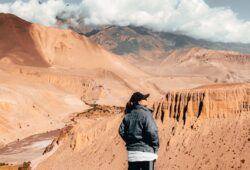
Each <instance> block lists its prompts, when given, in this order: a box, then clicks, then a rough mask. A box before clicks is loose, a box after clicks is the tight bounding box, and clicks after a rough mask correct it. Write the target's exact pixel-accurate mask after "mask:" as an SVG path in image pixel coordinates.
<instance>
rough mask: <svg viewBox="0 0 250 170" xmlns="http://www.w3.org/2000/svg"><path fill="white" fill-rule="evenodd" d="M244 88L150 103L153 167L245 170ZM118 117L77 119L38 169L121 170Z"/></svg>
mask: <svg viewBox="0 0 250 170" xmlns="http://www.w3.org/2000/svg"><path fill="white" fill-rule="evenodd" d="M249 88H250V86H249V83H248V84H230V85H226V84H220V85H218V86H206V87H199V88H196V89H187V90H184V91H178V92H169V93H167V94H166V97H165V98H164V99H163V100H161V101H158V102H155V103H154V107H153V108H154V116H155V118H156V120H157V125H158V128H159V132H160V150H159V159H158V160H157V161H156V168H157V169H248V168H249V167H250V162H249V160H248V156H249V148H250V147H249V141H250V138H249V133H250V129H249V118H250V117H249V111H250V107H249V101H250V96H249V94H250V93H249V90H250V89H249ZM201 103H202V105H201ZM229 103H230V104H229ZM247 103H248V104H247ZM114 109H115V110H116V112H115V111H114ZM105 112H106V114H104V113H105ZM89 113H91V114H89ZM108 113H113V114H108ZM123 114H124V113H122V112H121V110H120V108H106V107H97V108H95V109H93V110H90V111H89V112H88V113H82V114H79V115H78V116H77V117H75V119H74V121H75V122H76V123H75V124H74V125H72V127H71V130H69V131H67V132H66V131H64V133H62V134H61V135H62V136H61V137H59V138H57V139H56V140H55V141H58V143H59V145H58V144H56V142H54V143H53V145H54V147H58V149H57V150H56V151H55V153H54V154H53V155H52V156H50V157H49V158H48V159H47V160H45V161H44V162H43V163H41V164H39V165H38V169H57V168H59V169H69V168H70V169H78V168H79V167H81V168H83V169H89V168H92V169H126V168H127V163H126V159H127V157H126V151H125V148H124V143H123V141H122V140H121V138H120V137H119V135H118V134H117V129H118V127H119V124H120V122H121V118H122V117H123ZM97 115H99V116H97ZM184 120H185V121H184ZM89 127H92V128H89ZM114 129H115V130H114ZM104 136H109V138H105V139H106V140H103V138H104ZM65 148H67V149H65ZM45 155H46V154H45ZM86 162H88V163H87V164H86Z"/></svg>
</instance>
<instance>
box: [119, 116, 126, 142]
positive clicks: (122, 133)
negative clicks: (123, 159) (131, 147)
mask: <svg viewBox="0 0 250 170" xmlns="http://www.w3.org/2000/svg"><path fill="white" fill-rule="evenodd" d="M119 134H120V136H121V137H122V139H123V140H124V142H127V140H126V124H125V118H123V120H122V123H121V124H120V127H119Z"/></svg>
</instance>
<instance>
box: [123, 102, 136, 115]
mask: <svg viewBox="0 0 250 170" xmlns="http://www.w3.org/2000/svg"><path fill="white" fill-rule="evenodd" d="M136 105H138V102H137V103H132V102H131V101H128V102H127V104H126V107H125V111H124V113H125V114H128V113H130V112H131V110H133V109H134V108H135V106H136Z"/></svg>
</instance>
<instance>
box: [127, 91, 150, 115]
mask: <svg viewBox="0 0 250 170" xmlns="http://www.w3.org/2000/svg"><path fill="white" fill-rule="evenodd" d="M148 97H149V94H145V95H144V94H142V93H140V92H135V93H133V95H132V96H131V97H130V99H129V101H128V102H127V104H126V108H125V111H124V112H125V114H127V113H130V112H131V110H133V109H134V108H135V106H137V105H139V101H141V100H147V98H148Z"/></svg>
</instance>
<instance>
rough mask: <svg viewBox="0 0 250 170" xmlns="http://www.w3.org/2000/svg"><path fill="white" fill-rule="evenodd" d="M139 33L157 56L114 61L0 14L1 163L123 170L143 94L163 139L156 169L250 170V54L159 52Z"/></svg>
mask: <svg viewBox="0 0 250 170" xmlns="http://www.w3.org/2000/svg"><path fill="white" fill-rule="evenodd" d="M126 29H131V28H126ZM133 29H134V28H133ZM114 30H115V29H114ZM134 31H135V30H134ZM137 32H140V34H141V35H144V34H145V36H143V41H145V42H148V43H150V44H153V45H156V46H155V47H157V49H156V50H154V49H151V48H148V46H147V45H146V46H145V47H146V48H147V49H145V50H142V51H141V53H140V54H143V55H141V56H143V57H140V56H139V57H138V56H137V57H136V56H133V55H132V56H118V55H116V54H113V53H111V52H109V51H107V50H106V49H105V48H104V47H102V46H101V45H98V44H97V43H95V42H94V41H93V40H91V39H89V38H88V37H86V36H83V35H81V34H78V33H76V32H74V31H72V30H67V29H59V28H53V27H45V26H42V25H39V24H34V23H29V22H26V21H24V20H22V19H21V18H18V17H16V16H14V15H11V14H0V35H1V36H0V40H1V41H0V133H1V137H0V163H1V161H3V162H4V163H12V164H20V163H22V162H23V161H31V163H32V167H33V168H37V169H74V168H75V169H126V168H127V164H126V151H125V147H124V143H123V142H122V140H121V138H120V137H119V135H118V133H117V128H118V126H119V123H120V121H121V119H122V117H123V109H124V108H123V107H121V106H125V104H126V102H127V101H128V99H129V97H130V95H131V93H133V92H134V91H142V92H147V93H150V94H151V95H150V102H151V103H152V108H153V110H154V116H155V118H156V120H157V125H158V127H159V132H160V136H161V139H160V140H161V149H160V152H159V160H158V161H157V164H156V168H158V169H208V167H212V169H229V168H233V169H249V167H250V164H249V161H248V160H247V157H249V148H250V147H249V146H248V145H249V140H250V139H249V128H248V127H249V103H250V101H249V94H250V93H249V75H250V74H249V73H250V72H249V68H250V67H249V65H250V64H249V58H250V57H249V55H247V54H241V53H239V52H228V51H215V50H208V49H204V48H185V49H177V50H176V49H175V50H172V51H171V50H170V51H167V52H166V51H161V47H160V46H158V45H160V44H157V41H155V42H154V41H150V40H151V39H150V37H148V36H147V33H143V32H141V30H137ZM114 33H115V32H114ZM94 34H96V33H93V35H94ZM88 36H91V35H88ZM114 36H116V35H114ZM119 36H120V35H119ZM119 36H118V37H119ZM128 36H130V35H128ZM98 37H100V38H102V36H101V35H98ZM98 37H96V38H98ZM123 38H124V40H125V41H127V40H128V41H130V40H131V41H134V39H133V38H132V39H130V38H129V39H127V38H128V37H126V36H125V37H123ZM111 45H112V43H111ZM127 45H129V46H127ZM125 46H126V47H128V48H127V49H129V50H133V47H131V46H130V44H126V43H125ZM158 47H159V48H158ZM121 49H126V48H125V47H123V46H122V47H121ZM152 54H157V55H156V58H155V56H154V55H152ZM158 54H159V55H158ZM229 83H230V84H229ZM232 83H233V84H232ZM197 86H199V87H197ZM104 139H105V140H104ZM86 162H87V163H86Z"/></svg>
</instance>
